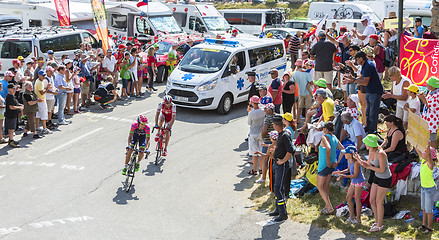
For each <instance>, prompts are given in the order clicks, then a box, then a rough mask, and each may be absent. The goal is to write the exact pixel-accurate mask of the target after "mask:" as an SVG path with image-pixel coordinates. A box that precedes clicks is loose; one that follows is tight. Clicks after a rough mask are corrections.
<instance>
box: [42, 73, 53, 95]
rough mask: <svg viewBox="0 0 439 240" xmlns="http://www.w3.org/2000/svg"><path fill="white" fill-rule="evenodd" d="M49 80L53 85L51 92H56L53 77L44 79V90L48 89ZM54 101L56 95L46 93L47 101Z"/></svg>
mask: <svg viewBox="0 0 439 240" xmlns="http://www.w3.org/2000/svg"><path fill="white" fill-rule="evenodd" d="M48 79H49V81H50V84H52V88H51V89H50V90H51V91H52V92H55V91H56V88H55V83H54V82H53V76H52V77H49V76H46V77H45V78H44V80H43V84H44V88H46V87H47V84H48V83H49V81H48ZM53 99H55V95H53V94H52V93H49V92H47V93H46V100H53Z"/></svg>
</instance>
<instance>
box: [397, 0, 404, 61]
mask: <svg viewBox="0 0 439 240" xmlns="http://www.w3.org/2000/svg"><path fill="white" fill-rule="evenodd" d="M403 9H404V1H403V0H399V7H398V53H397V56H398V60H399V49H401V36H402V33H403V32H404V31H403V29H402V20H403V17H404V16H403Z"/></svg>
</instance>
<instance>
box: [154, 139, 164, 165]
mask: <svg viewBox="0 0 439 240" xmlns="http://www.w3.org/2000/svg"><path fill="white" fill-rule="evenodd" d="M162 143H163V135H161V134H160V138H159V141H158V142H157V147H156V149H155V150H156V155H155V161H154V165H157V164H159V161H160V158H161V157H162Z"/></svg>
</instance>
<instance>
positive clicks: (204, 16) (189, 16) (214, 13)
mask: <svg viewBox="0 0 439 240" xmlns="http://www.w3.org/2000/svg"><path fill="white" fill-rule="evenodd" d="M167 6H168V7H169V9H171V11H172V12H173V16H174V18H175V19H176V20H177V22H178V24H180V26H181V27H182V28H183V30H185V31H186V32H187V33H193V32H198V33H206V34H207V35H209V36H212V37H215V36H217V35H218V34H219V35H225V34H226V33H227V32H228V31H231V30H232V26H230V24H229V23H228V22H227V21H226V19H225V18H224V17H223V15H221V14H220V13H219V12H218V10H216V8H215V6H213V4H173V3H167Z"/></svg>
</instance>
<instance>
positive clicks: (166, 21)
mask: <svg viewBox="0 0 439 240" xmlns="http://www.w3.org/2000/svg"><path fill="white" fill-rule="evenodd" d="M149 21H151V24H152V25H153V26H154V27H155V29H157V31H159V32H162V33H165V34H175V33H183V29H181V27H180V26H179V25H178V23H177V21H176V20H175V18H174V17H173V16H161V17H150V18H149Z"/></svg>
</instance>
